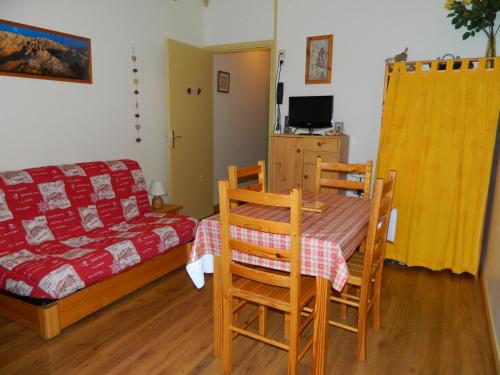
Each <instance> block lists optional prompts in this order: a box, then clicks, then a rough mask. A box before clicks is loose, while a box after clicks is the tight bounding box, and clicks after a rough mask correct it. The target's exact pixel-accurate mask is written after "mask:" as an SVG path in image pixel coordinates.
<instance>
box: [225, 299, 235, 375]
mask: <svg viewBox="0 0 500 375" xmlns="http://www.w3.org/2000/svg"><path fill="white" fill-rule="evenodd" d="M224 302H225V303H224V314H223V323H222V324H223V328H222V332H223V334H222V368H223V371H224V373H225V374H227V373H228V372H229V371H231V366H232V354H233V353H232V352H233V333H232V331H231V330H230V329H229V327H230V326H231V325H232V320H233V298H232V297H227V296H224Z"/></svg>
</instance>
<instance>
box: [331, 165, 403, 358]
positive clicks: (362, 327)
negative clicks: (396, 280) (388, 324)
mask: <svg viewBox="0 0 500 375" xmlns="http://www.w3.org/2000/svg"><path fill="white" fill-rule="evenodd" d="M395 182H396V172H395V171H390V172H389V176H388V178H387V181H386V182H385V183H384V180H383V179H377V180H376V181H375V189H374V194H373V198H372V208H371V213H370V223H369V225H368V235H367V239H366V248H365V251H364V252H359V251H356V252H355V253H354V254H353V255H352V256H351V258H349V260H348V261H347V266H348V268H349V278H348V280H347V284H346V287H348V286H354V287H357V288H360V293H359V296H358V295H354V294H348V293H342V294H341V295H340V296H337V295H333V294H332V295H331V296H330V300H331V301H333V302H337V303H340V304H341V306H342V305H344V306H351V307H354V308H357V309H358V324H357V327H352V326H349V325H347V324H345V323H342V322H339V321H334V320H330V324H331V325H332V326H335V327H340V328H344V329H347V330H349V331H351V332H357V334H358V359H359V361H360V362H364V361H365V359H366V318H367V315H368V313H369V312H370V311H371V310H372V309H373V328H374V329H375V330H376V331H378V330H379V329H380V318H381V311H380V307H381V301H380V293H381V286H382V271H383V267H384V257H385V247H386V242H387V230H388V227H389V219H390V216H391V209H392V197H393V194H394V184H395ZM341 317H342V316H341Z"/></svg>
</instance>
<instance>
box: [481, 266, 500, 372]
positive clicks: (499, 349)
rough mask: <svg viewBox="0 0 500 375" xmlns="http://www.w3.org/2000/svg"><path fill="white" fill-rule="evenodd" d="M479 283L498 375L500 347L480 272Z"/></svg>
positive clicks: (499, 369)
mask: <svg viewBox="0 0 500 375" xmlns="http://www.w3.org/2000/svg"><path fill="white" fill-rule="evenodd" d="M479 279H480V281H481V289H482V292H483V301H484V309H485V312H486V321H487V322H488V330H489V331H490V332H489V334H490V341H491V351H492V352H493V357H494V359H495V366H496V370H497V371H496V373H497V374H499V375H500V346H499V345H498V337H497V336H496V333H495V327H494V326H493V316H492V313H491V306H490V300H489V299H488V293H487V290H486V284H485V281H484V275H483V273H482V272H481V274H480V275H479Z"/></svg>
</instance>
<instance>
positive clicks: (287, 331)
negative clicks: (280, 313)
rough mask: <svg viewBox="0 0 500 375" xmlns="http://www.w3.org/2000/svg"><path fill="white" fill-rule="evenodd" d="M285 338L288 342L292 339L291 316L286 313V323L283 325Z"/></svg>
mask: <svg viewBox="0 0 500 375" xmlns="http://www.w3.org/2000/svg"><path fill="white" fill-rule="evenodd" d="M283 337H284V338H285V339H286V340H288V339H289V338H290V314H289V313H285V321H284V323H283Z"/></svg>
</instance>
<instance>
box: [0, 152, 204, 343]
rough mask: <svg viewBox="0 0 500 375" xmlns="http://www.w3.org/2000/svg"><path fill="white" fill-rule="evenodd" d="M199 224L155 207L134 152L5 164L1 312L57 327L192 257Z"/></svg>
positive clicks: (0, 194) (46, 332) (43, 331)
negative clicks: (26, 165)
mask: <svg viewBox="0 0 500 375" xmlns="http://www.w3.org/2000/svg"><path fill="white" fill-rule="evenodd" d="M196 226H197V220H196V219H195V218H192V217H188V216H185V215H173V214H162V213H156V212H152V211H151V209H150V206H149V201H148V196H147V193H146V183H145V180H144V177H143V174H142V171H141V168H140V166H139V164H138V163H137V162H136V161H133V160H114V161H108V162H88V163H77V164H67V165H59V166H47V167H40V168H30V169H24V170H17V171H5V172H0V289H1V293H0V315H2V316H4V317H7V318H9V319H12V320H14V321H16V322H18V323H19V324H22V325H24V326H26V327H28V328H30V329H33V330H35V331H37V332H38V333H39V334H40V335H41V336H42V337H44V338H52V337H54V336H57V335H58V334H59V333H60V332H61V330H62V329H63V328H65V327H67V326H69V325H71V324H72V323H74V322H76V321H78V320H80V319H82V318H83V317H85V316H87V315H89V314H91V313H92V312H94V311H97V310H98V309H100V308H102V307H103V306H106V305H108V304H110V303H111V302H113V301H115V300H117V299H119V298H121V297H122V296H124V295H127V294H129V293H131V292H132V291H134V290H136V289H138V288H140V287H141V286H143V285H145V284H147V283H149V282H151V281H153V280H155V279H157V278H159V277H161V276H163V275H164V274H166V273H168V272H170V271H172V270H173V269H176V268H179V267H181V266H182V265H184V264H186V261H187V258H188V254H189V250H190V245H191V242H192V240H193V238H194V234H195V233H196Z"/></svg>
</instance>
